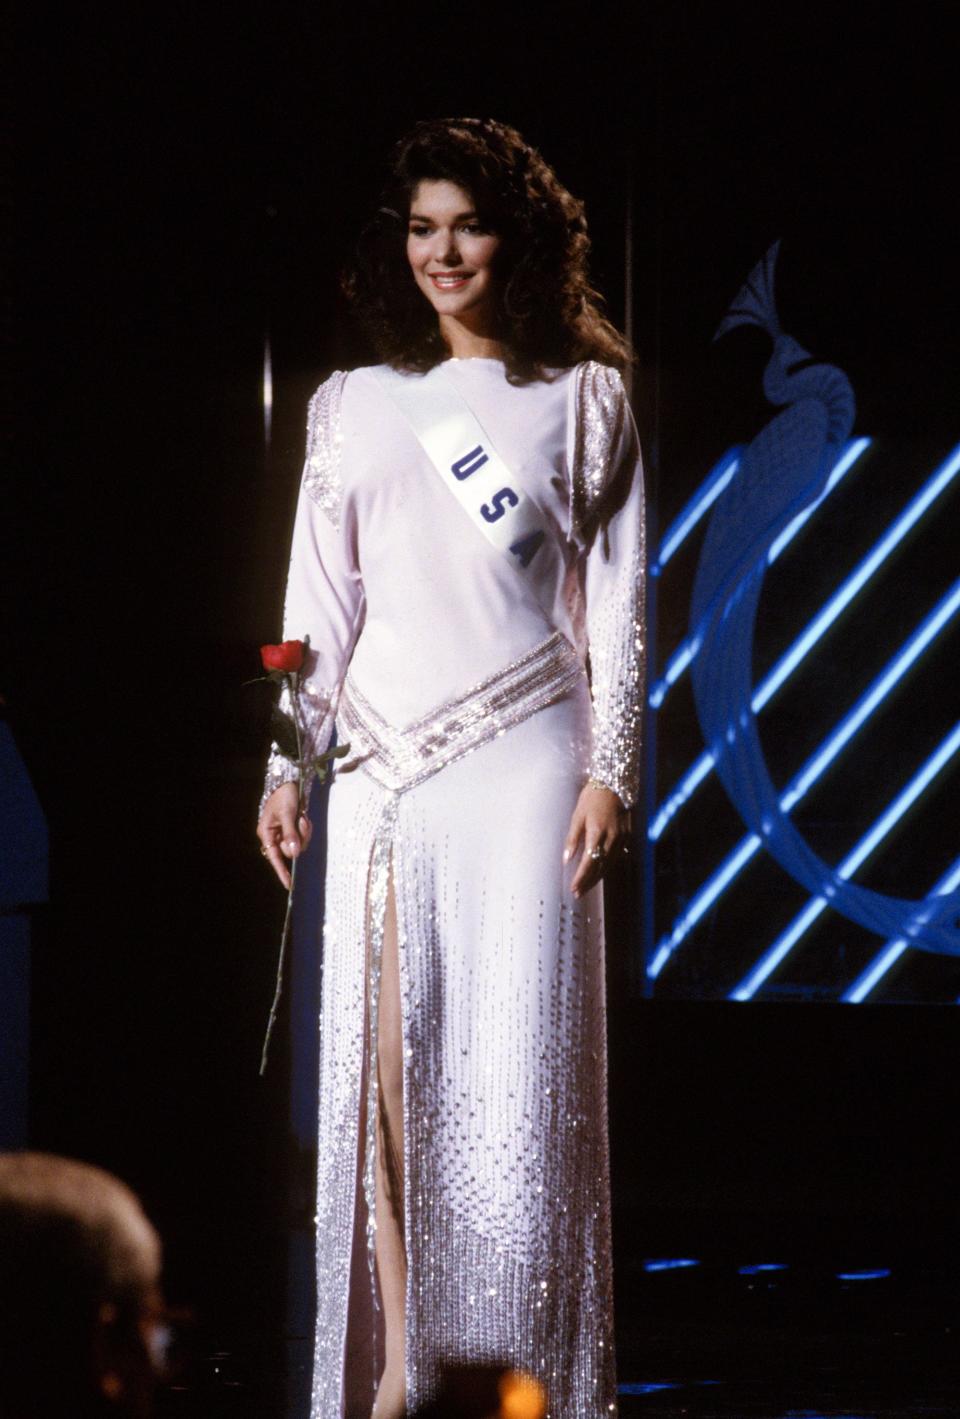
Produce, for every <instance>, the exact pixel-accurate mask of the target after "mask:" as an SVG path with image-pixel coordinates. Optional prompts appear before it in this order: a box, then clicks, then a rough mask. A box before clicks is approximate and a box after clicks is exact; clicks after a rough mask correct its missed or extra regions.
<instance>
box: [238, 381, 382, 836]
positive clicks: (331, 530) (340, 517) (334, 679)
mask: <svg viewBox="0 0 960 1419" xmlns="http://www.w3.org/2000/svg"><path fill="white" fill-rule="evenodd" d="M345 378H346V375H345V374H344V373H343V371H339V370H338V371H336V372H335V373H334V374H332V375H331V376H330V378H329V379H327V380H325V381H324V383H323V384H321V386H320V388H319V389H318V390H317V392H316V394H314V396H313V398H312V399H311V401H310V408H309V415H308V421H307V451H306V459H305V462H304V468H303V477H302V479H301V483H300V493H299V497H298V501H297V511H296V517H295V520H294V526H293V538H292V542H291V548H290V565H289V571H288V574H287V589H286V597H285V600H284V613H283V639H284V640H306V639H307V638H308V637H309V642H310V644H309V649H308V651H307V656H306V659H305V662H304V666H303V669H302V671H301V673H300V696H299V699H300V718H301V726H302V729H303V732H304V735H305V743H304V746H303V748H304V757H305V758H306V759H307V760H308V761H312V759H313V758H314V757H316V756H317V755H319V754H322V753H323V752H324V751H325V749H326V747H327V745H328V743H329V741H330V736H331V733H332V730H333V721H334V717H335V714H336V708H337V699H338V696H339V693H340V687H341V685H342V684H343V679H344V676H345V674H346V671H347V666H348V664H349V662H350V656H351V654H352V653H353V647H354V645H355V643H356V638H357V635H358V634H359V631H360V627H361V624H362V620H363V611H364V596H363V583H362V580H361V577H360V569H359V565H358V560H357V545H356V526H355V521H354V518H353V516H352V514H351V513H350V512H349V511H348V509H347V508H346V507H345V506H344V498H343V487H342V481H341V470H340V441H341V435H340V398H341V393H342V388H343V382H344V379H345ZM280 708H281V709H283V710H285V711H286V712H287V713H288V714H289V713H290V712H291V706H290V702H289V696H288V694H287V691H286V689H284V690H283V692H282V694H281V698H280ZM296 773H297V770H296V767H295V765H294V764H292V763H291V762H290V760H289V759H286V758H284V757H283V755H282V754H281V753H280V751H279V749H278V747H277V745H276V744H273V745H272V747H271V750H270V756H269V759H268V761H267V770H266V778H265V782H264V790H263V795H262V797H261V800H260V812H262V811H263V805H264V803H265V802H266V800H267V798H268V797H269V796H270V794H271V793H273V791H274V789H276V788H277V787H279V785H280V784H282V783H287V782H289V781H290V780H291V779H294V778H295V777H296ZM313 776H314V775H313V771H312V769H310V770H307V771H306V773H305V775H304V780H305V791H309V787H310V783H311V782H312V780H313Z"/></svg>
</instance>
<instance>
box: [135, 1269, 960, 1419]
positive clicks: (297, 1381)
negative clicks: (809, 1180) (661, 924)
mask: <svg viewBox="0 0 960 1419" xmlns="http://www.w3.org/2000/svg"><path fill="white" fill-rule="evenodd" d="M873 1262H874V1263H875V1264H872V1265H869V1266H868V1265H860V1266H850V1265H849V1263H848V1262H846V1261H844V1262H842V1263H838V1264H837V1265H836V1266H830V1265H828V1264H826V1263H825V1262H824V1260H823V1257H822V1254H821V1255H818V1256H817V1258H816V1260H813V1259H807V1260H790V1259H787V1260H785V1259H783V1258H781V1257H770V1258H763V1257H760V1258H757V1257H752V1258H750V1259H744V1260H742V1261H740V1262H739V1263H738V1262H735V1261H732V1260H729V1259H727V1258H723V1259H719V1258H714V1259H712V1260H711V1259H709V1258H697V1257H693V1256H677V1257H670V1256H657V1257H647V1258H638V1259H637V1260H636V1261H635V1262H634V1263H633V1264H629V1263H621V1265H620V1267H619V1270H618V1278H617V1293H618V1294H617V1300H618V1313H617V1333H618V1342H617V1343H618V1368H619V1377H620V1412H621V1416H622V1419H642V1416H647V1419H821V1416H823V1419H957V1416H958V1415H960V1346H958V1337H960V1292H958V1287H957V1284H956V1278H955V1276H954V1275H953V1274H952V1272H951V1270H950V1268H949V1267H948V1266H947V1265H946V1264H944V1265H939V1264H931V1263H930V1261H929V1259H927V1260H924V1261H919V1260H918V1261H916V1262H915V1263H913V1264H911V1262H910V1261H909V1259H907V1260H904V1259H903V1258H898V1259H896V1260H895V1261H894V1262H893V1263H892V1264H890V1265H887V1264H885V1263H884V1259H883V1258H882V1257H880V1258H873ZM187 1350H188V1354H187V1363H186V1368H185V1370H184V1373H183V1374H182V1375H181V1377H180V1380H179V1382H178V1384H177V1385H176V1386H175V1387H168V1388H167V1389H165V1390H164V1391H163V1393H162V1394H161V1396H160V1403H159V1406H158V1413H159V1415H160V1416H161V1419H166V1416H170V1419H173V1416H181V1419H216V1417H217V1416H223V1419H230V1416H233V1419H281V1416H289V1419H307V1408H306V1402H305V1395H306V1392H307V1388H308V1371H309V1340H308V1339H307V1338H306V1337H298V1338H293V1339H292V1340H289V1339H288V1340H287V1341H286V1342H284V1338H283V1336H282V1335H281V1334H280V1333H279V1328H278V1330H277V1333H276V1334H274V1335H272V1336H268V1335H265V1334H264V1333H263V1331H262V1329H260V1330H259V1331H258V1332H257V1333H256V1334H253V1333H246V1334H244V1333H243V1331H242V1329H241V1328H239V1327H238V1328H237V1329H236V1330H235V1331H234V1333H232V1334H229V1335H227V1334H218V1333H217V1330H216V1328H215V1327H208V1326H204V1327H203V1332H202V1333H200V1332H199V1331H198V1332H197V1333H195V1335H194V1337H193V1342H192V1344H189V1345H188V1347H187ZM191 1351H192V1353H189V1352H191Z"/></svg>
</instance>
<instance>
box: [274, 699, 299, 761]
mask: <svg viewBox="0 0 960 1419" xmlns="http://www.w3.org/2000/svg"><path fill="white" fill-rule="evenodd" d="M270 733H271V734H272V735H273V739H274V742H275V743H276V746H277V748H278V749H279V750H280V753H281V754H282V755H283V757H284V758H285V759H292V760H293V762H294V763H297V762H298V760H299V758H300V753H299V749H298V745H297V731H296V728H295V726H294V723H293V720H292V719H291V718H290V716H289V715H288V714H284V712H283V710H281V709H278V708H277V706H276V705H274V706H273V707H272V709H271V710H270Z"/></svg>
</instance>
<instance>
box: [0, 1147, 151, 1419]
mask: <svg viewBox="0 0 960 1419" xmlns="http://www.w3.org/2000/svg"><path fill="white" fill-rule="evenodd" d="M160 1265H161V1249H160V1239H159V1237H158V1236H157V1234H156V1232H155V1231H154V1229H153V1227H152V1226H151V1225H150V1223H149V1221H148V1220H147V1218H146V1216H145V1215H144V1212H143V1209H142V1208H141V1206H140V1203H139V1202H138V1200H137V1198H136V1197H135V1195H134V1194H133V1193H132V1192H131V1191H130V1189H129V1188H128V1187H125V1186H124V1184H123V1183H121V1182H120V1181H119V1180H118V1179H117V1178H115V1177H113V1176H111V1175H110V1174H109V1173H106V1172H104V1171H102V1170H101V1169H100V1168H94V1167H91V1166H89V1165H87V1164H84V1163H77V1162H73V1161H71V1160H69V1159H66V1158H58V1157H55V1156H53V1155H51V1154H45V1153H6V1154H0V1315H2V1317H3V1323H2V1325H0V1414H2V1415H3V1416H4V1419H48V1416H49V1419H52V1416H54V1415H56V1416H57V1419H66V1416H68V1415H69V1416H71V1419H107V1416H111V1419H145V1416H148V1415H149V1414H150V1413H151V1409H152V1396H153V1389H154V1384H155V1377H156V1373H157V1369H158V1365H157V1363H156V1356H157V1352H158V1348H159V1346H160V1344H161V1341H162V1330H161V1326H162V1314H163V1303H162V1297H161V1292H160Z"/></svg>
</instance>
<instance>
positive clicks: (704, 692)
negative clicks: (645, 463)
mask: <svg viewBox="0 0 960 1419" xmlns="http://www.w3.org/2000/svg"><path fill="white" fill-rule="evenodd" d="M778 250H779V242H777V243H775V244H774V245H773V246H772V247H771V248H770V250H769V251H768V252H767V254H766V256H765V257H764V259H763V260H762V261H761V262H760V263H759V264H758V265H757V267H756V268H755V269H754V270H753V271H752V272H751V274H750V276H749V278H748V280H747V283H746V285H745V286H744V287H743V289H742V291H741V292H740V294H739V295H738V296H737V298H736V300H735V301H734V302H733V305H732V306H731V307H730V310H729V312H728V313H727V315H726V317H725V318H724V320H723V321H722V323H721V325H720V327H719V329H718V330H717V334H716V337H715V338H716V339H719V338H720V337H721V336H722V335H724V334H726V332H727V331H729V330H733V329H735V328H736V327H737V326H741V325H756V326H759V327H760V329H762V330H765V331H766V332H767V334H768V335H769V336H770V338H771V340H772V341H773V352H772V354H771V356H770V359H769V361H768V363H767V366H766V369H765V371H764V375H763V391H764V394H765V396H766V398H767V399H768V400H769V402H770V403H771V404H773V405H775V406H777V407H778V408H779V411H780V412H778V413H777V414H775V415H774V416H773V417H772V418H771V419H770V420H769V422H768V423H767V424H766V425H764V427H763V428H762V429H761V430H760V432H759V433H758V434H757V435H756V437H755V438H754V439H753V440H752V442H751V443H750V444H749V445H748V447H747V448H746V450H745V452H744V454H743V457H742V460H741V469H740V473H739V476H738V477H737V478H735V479H734V480H733V481H732V482H731V484H730V485H729V487H728V488H727V489H726V490H725V492H724V493H723V494H722V495H721V497H720V498H719V499H718V501H717V503H716V505H715V507H714V510H713V513H712V516H711V519H710V523H709V525H708V528H707V533H706V537H705V539H704V543H703V548H702V550H701V554H700V562H699V566H698V569H697V576H696V580H695V583H694V588H693V596H692V600H691V608H690V635H691V640H692V642H693V644H694V645H695V646H696V647H697V654H696V655H695V657H694V660H693V664H692V667H691V671H692V678H693V692H694V698H695V702H696V707H697V715H698V718H699V721H700V727H701V729H702V731H703V736H704V740H705V742H706V744H707V746H708V748H709V749H710V752H711V753H712V755H713V758H714V761H715V764H716V769H717V773H718V774H719V777H720V780H721V782H722V783H723V786H724V788H725V789H726V792H727V794H728V796H729V798H730V799H731V801H732V802H733V804H734V806H735V807H736V809H737V811H738V812H739V813H740V815H741V817H742V818H743V821H744V822H745V823H746V825H747V826H748V827H749V828H750V829H751V830H752V831H753V832H754V833H756V834H757V836H758V837H759V838H760V840H761V842H762V843H763V844H764V846H765V847H766V849H767V851H768V852H769V853H770V854H771V856H773V857H774V858H775V859H776V861H777V862H779V863H780V865H781V866H782V867H783V868H784V869H785V870H786V871H787V872H788V873H789V874H790V876H791V877H793V878H795V879H796V880H797V881H798V882H800V883H801V884H802V885H803V886H804V887H806V888H807V889H808V890H809V891H810V892H812V893H813V894H814V895H815V896H822V897H823V898H825V899H826V900H827V901H828V902H829V904H830V905H831V906H832V907H834V908H835V909H836V910H837V911H839V912H841V913H843V915H845V916H847V917H849V918H850V919H851V920H853V921H856V922H859V923H860V924H861V925H862V926H865V927H867V928H868V929H869V930H870V931H874V932H877V933H878V934H880V935H882V936H886V937H903V938H905V939H906V940H907V941H908V942H909V943H910V944H911V945H913V946H917V947H922V948H924V949H926V950H929V951H936V952H940V953H945V954H948V955H952V956H956V955H960V892H952V893H950V894H945V895H942V896H933V897H928V898H926V899H925V900H922V901H911V900H907V899H903V898H897V897H890V896H886V895H884V894H883V893H881V892H875V891H871V890H869V889H868V888H865V887H862V886H859V885H857V884H856V883H853V882H850V881H849V880H847V879H846V878H844V877H841V876H840V875H839V874H838V872H837V871H836V870H835V869H834V868H832V867H831V866H830V865H829V864H828V863H826V862H824V861H823V860H822V859H821V858H820V857H818V856H817V854H816V853H815V852H814V851H813V849H812V848H811V847H810V845H809V844H808V843H807V841H806V839H805V838H804V837H803V835H802V834H801V833H800V832H799V831H798V829H797V828H796V827H795V826H794V824H793V823H792V822H791V821H790V819H789V817H788V816H787V814H786V813H785V812H784V811H783V809H782V808H781V806H780V802H779V795H778V792H777V790H776V788H775V787H774V785H773V783H772V781H771V778H770V774H769V771H768V769H767V765H766V762H765V759H764V754H763V748H762V746H761V743H760V737H759V733H758V730H757V722H756V716H755V714H754V711H753V708H752V706H751V697H752V654H753V634H754V624H755V621H756V615H757V607H758V604H759V600H760V594H761V591H762V589H763V579H764V575H765V573H766V569H767V565H768V561H767V553H768V550H769V548H770V546H771V544H772V543H773V542H774V540H775V539H776V538H777V536H778V535H779V534H780V532H781V531H782V530H783V529H784V527H786V526H787V524H788V523H790V522H791V521H792V519H793V518H795V517H796V516H797V514H798V513H800V512H802V511H803V510H804V509H805V508H806V507H808V506H809V505H810V504H811V503H812V502H813V501H814V500H815V499H816V498H817V497H818V496H819V495H820V493H821V492H822V491H823V489H824V486H825V483H826V480H827V477H828V474H829V472H830V469H831V468H832V467H833V465H834V464H835V463H836V461H837V458H838V456H839V454H840V451H841V449H842V447H843V444H844V441H845V440H846V438H847V436H848V435H849V433H850V430H851V429H852V427H853V421H854V416H855V412H856V404H855V401H854V395H853V390H852V388H851V386H850V381H849V380H848V379H847V376H846V375H845V374H844V373H843V371H842V370H840V369H838V368H837V367H836V366H834V365H829V364H824V363H821V362H819V361H817V360H816V359H814V358H813V357H812V356H811V355H810V353H809V352H808V351H807V350H805V349H804V348H803V347H802V346H801V345H800V344H799V343H798V342H797V341H796V340H794V339H793V337H792V336H790V335H787V334H785V333H784V332H783V331H782V330H781V328H780V322H779V319H778V317H777V310H776V304H775V300H774V271H775V267H776V261H777V254H778Z"/></svg>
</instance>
